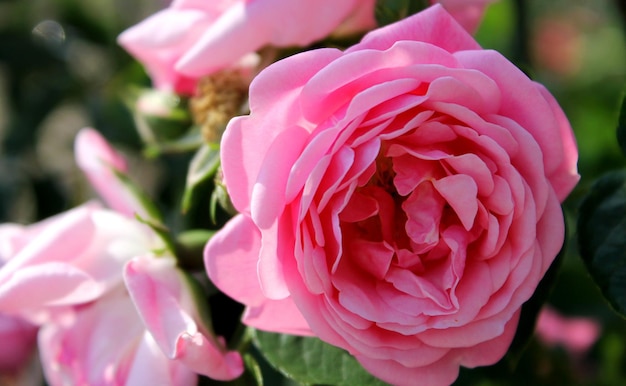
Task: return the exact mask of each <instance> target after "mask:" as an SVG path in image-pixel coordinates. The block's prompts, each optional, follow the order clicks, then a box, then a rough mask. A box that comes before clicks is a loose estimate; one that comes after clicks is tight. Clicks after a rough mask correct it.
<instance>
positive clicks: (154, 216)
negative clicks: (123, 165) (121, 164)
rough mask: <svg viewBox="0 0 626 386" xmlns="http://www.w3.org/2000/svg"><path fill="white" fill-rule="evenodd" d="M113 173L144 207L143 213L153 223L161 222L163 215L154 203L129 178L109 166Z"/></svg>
mask: <svg viewBox="0 0 626 386" xmlns="http://www.w3.org/2000/svg"><path fill="white" fill-rule="evenodd" d="M111 171H112V172H113V175H114V176H115V177H116V178H117V179H118V181H120V182H121V183H122V185H123V186H124V188H125V189H126V191H128V192H129V193H130V194H132V195H133V197H134V198H135V199H136V200H137V203H138V204H140V205H141V207H142V208H143V209H144V211H145V213H146V214H147V215H148V216H149V219H143V220H150V221H152V222H154V223H161V222H163V215H162V214H161V212H160V211H159V209H158V208H157V206H156V204H155V203H154V202H153V201H152V199H151V198H150V197H148V195H147V194H146V192H144V191H143V189H141V188H140V187H139V186H137V184H135V182H134V181H133V180H131V178H130V177H129V176H128V175H127V174H126V173H123V172H121V171H119V170H117V169H115V168H111Z"/></svg>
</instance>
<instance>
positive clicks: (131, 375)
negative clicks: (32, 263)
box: [39, 287, 197, 386]
mask: <svg viewBox="0 0 626 386" xmlns="http://www.w3.org/2000/svg"><path fill="white" fill-rule="evenodd" d="M39 350H40V352H41V361H42V364H43V366H44V373H45V376H46V380H47V382H48V384H50V385H51V386H64V385H80V386H82V385H84V386H87V385H89V386H106V385H126V386H133V385H164V386H170V385H172V386H191V385H195V384H196V378H197V377H196V375H195V374H194V373H193V372H192V371H191V370H190V369H188V368H187V367H186V366H184V365H183V364H181V363H177V362H174V361H170V360H168V359H167V357H166V356H165V355H164V354H163V352H162V351H161V350H160V349H159V347H158V346H157V345H156V343H155V342H154V339H153V338H152V336H151V335H150V334H149V333H148V332H147V331H146V329H145V327H144V325H143V323H142V321H141V319H140V318H139V316H138V315H137V311H136V310H135V308H134V306H133V303H132V302H131V301H130V298H129V297H128V294H127V293H126V291H125V290H124V288H123V287H119V288H117V289H116V290H115V291H112V292H110V293H108V294H106V295H104V296H102V297H101V298H100V299H98V300H97V301H95V302H92V303H88V304H85V305H82V306H77V307H76V308H75V309H74V312H73V313H72V314H71V315H66V316H65V317H64V318H63V320H58V321H56V322H55V323H47V324H45V325H44V326H42V328H41V332H40V334H39Z"/></svg>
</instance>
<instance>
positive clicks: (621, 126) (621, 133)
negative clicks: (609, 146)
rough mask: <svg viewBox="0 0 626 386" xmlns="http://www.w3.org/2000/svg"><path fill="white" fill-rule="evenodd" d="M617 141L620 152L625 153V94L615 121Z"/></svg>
mask: <svg viewBox="0 0 626 386" xmlns="http://www.w3.org/2000/svg"><path fill="white" fill-rule="evenodd" d="M617 142H618V143H619V147H620V149H622V154H624V155H626V96H625V97H624V99H623V100H622V107H621V109H620V113H619V119H618V122H617Z"/></svg>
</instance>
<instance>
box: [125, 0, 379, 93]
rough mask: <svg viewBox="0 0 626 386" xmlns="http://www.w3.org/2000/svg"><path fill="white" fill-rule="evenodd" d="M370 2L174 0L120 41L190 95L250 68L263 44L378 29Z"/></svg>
mask: <svg viewBox="0 0 626 386" xmlns="http://www.w3.org/2000/svg"><path fill="white" fill-rule="evenodd" d="M374 5H375V1H374V0H318V1H291V0H222V1H197V0H174V1H173V2H172V4H171V5H170V7H169V8H167V9H165V10H162V11H160V12H158V13H156V14H154V15H153V16H151V17H149V18H148V19H146V20H144V21H143V22H141V23H139V24H138V25H136V26H134V27H131V28H129V29H128V30H126V31H124V32H123V33H122V34H121V35H120V36H119V38H118V42H119V44H120V45H121V46H122V47H124V48H125V49H126V50H127V51H128V52H130V53H131V54H132V55H133V56H135V57H136V58H137V59H138V60H139V61H140V62H142V63H143V64H144V66H145V67H146V69H147V71H148V73H149V75H150V76H151V77H152V80H153V82H154V84H155V86H156V87H158V88H162V89H170V90H174V91H177V92H180V93H186V94H192V93H193V92H194V91H195V83H196V80H197V79H198V78H200V77H202V76H207V75H210V74H212V73H214V72H216V71H219V70H222V69H224V68H227V67H232V66H243V67H250V62H251V60H252V61H254V60H253V59H252V58H251V56H250V55H253V54H254V52H255V51H257V50H258V49H259V48H262V47H264V46H266V45H273V46H278V47H288V46H294V45H297V46H305V45H308V44H310V43H312V42H314V41H316V40H320V39H322V38H324V37H325V36H327V35H329V34H331V33H333V32H334V33H335V34H349V33H354V32H358V31H363V30H366V29H369V28H373V27H374V26H375V20H374Z"/></svg>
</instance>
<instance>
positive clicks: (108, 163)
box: [74, 127, 149, 218]
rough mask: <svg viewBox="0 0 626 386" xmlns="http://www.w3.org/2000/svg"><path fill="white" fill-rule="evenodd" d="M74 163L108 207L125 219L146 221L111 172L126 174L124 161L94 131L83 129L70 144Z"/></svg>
mask: <svg viewBox="0 0 626 386" xmlns="http://www.w3.org/2000/svg"><path fill="white" fill-rule="evenodd" d="M74 154H75V157H76V164H77V165H78V167H79V168H80V169H81V170H82V171H83V173H85V175H86V176H87V179H88V180H89V182H90V183H91V185H92V186H93V188H94V189H95V190H96V191H97V192H98V194H99V195H100V197H102V199H103V200H104V201H105V202H106V204H107V205H108V206H109V208H111V209H113V210H115V211H116V212H118V213H121V214H124V215H126V216H129V217H135V214H138V215H139V216H141V217H142V218H148V217H149V216H148V215H147V214H146V212H145V210H144V208H143V207H142V205H141V203H140V202H139V201H138V200H137V198H136V196H135V195H133V194H132V192H130V191H129V189H128V188H127V187H125V186H124V185H123V183H122V181H121V180H120V179H119V178H118V177H116V176H115V173H116V172H117V173H126V172H127V171H128V168H127V166H126V160H125V159H124V158H123V157H122V156H121V155H120V154H119V153H118V152H117V151H115V150H114V149H113V148H112V147H111V145H109V143H108V142H107V141H106V139H104V137H103V136H102V135H101V134H100V133H99V132H98V131H96V130H94V129H92V128H89V127H85V128H83V129H81V130H80V131H79V132H78V134H77V135H76V140H75V142H74Z"/></svg>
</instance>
